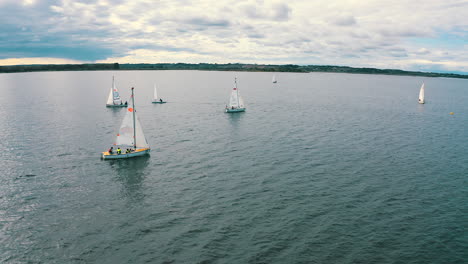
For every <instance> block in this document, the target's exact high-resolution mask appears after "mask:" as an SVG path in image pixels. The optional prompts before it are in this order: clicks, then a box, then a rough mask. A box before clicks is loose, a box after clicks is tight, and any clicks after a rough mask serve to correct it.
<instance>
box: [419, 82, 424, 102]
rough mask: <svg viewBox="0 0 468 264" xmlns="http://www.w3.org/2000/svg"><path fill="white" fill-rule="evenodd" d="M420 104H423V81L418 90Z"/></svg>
mask: <svg viewBox="0 0 468 264" xmlns="http://www.w3.org/2000/svg"><path fill="white" fill-rule="evenodd" d="M418 102H419V103H420V104H424V83H423V84H422V85H421V89H420V90H419V100H418Z"/></svg>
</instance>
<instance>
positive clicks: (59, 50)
mask: <svg viewBox="0 0 468 264" xmlns="http://www.w3.org/2000/svg"><path fill="white" fill-rule="evenodd" d="M113 54H114V53H113V52H112V50H111V49H106V48H99V47H96V46H91V45H77V46H71V47H69V46H60V45H57V46H56V45H11V46H7V47H5V46H3V47H0V59H7V58H40V57H44V58H66V59H73V60H79V61H96V60H103V59H106V58H109V57H111V56H112V55H113Z"/></svg>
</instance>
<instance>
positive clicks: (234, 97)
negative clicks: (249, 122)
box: [226, 78, 245, 113]
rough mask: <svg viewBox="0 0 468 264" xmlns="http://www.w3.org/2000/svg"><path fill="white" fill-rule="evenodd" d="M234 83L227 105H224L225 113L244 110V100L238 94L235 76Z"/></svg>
mask: <svg viewBox="0 0 468 264" xmlns="http://www.w3.org/2000/svg"><path fill="white" fill-rule="evenodd" d="M234 84H235V85H234V88H232V92H231V98H230V99H229V105H226V113H236V112H245V106H244V100H243V99H242V97H241V96H240V95H239V89H237V78H234Z"/></svg>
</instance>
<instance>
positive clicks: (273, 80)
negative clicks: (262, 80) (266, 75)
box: [271, 75, 278, 83]
mask: <svg viewBox="0 0 468 264" xmlns="http://www.w3.org/2000/svg"><path fill="white" fill-rule="evenodd" d="M271 81H272V82H273V83H277V82H278V81H277V80H276V75H273V79H272V80H271Z"/></svg>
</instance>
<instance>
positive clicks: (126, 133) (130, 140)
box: [114, 96, 149, 148]
mask: <svg viewBox="0 0 468 264" xmlns="http://www.w3.org/2000/svg"><path fill="white" fill-rule="evenodd" d="M130 105H133V96H132V97H131V98H130ZM134 117H135V122H133V118H134ZM133 124H135V130H134V129H133ZM134 135H136V138H135V139H136V142H135V141H134ZM114 145H116V146H126V147H134V146H136V148H148V147H149V145H148V142H147V141H146V138H145V135H144V134H143V129H142V128H141V124H140V120H139V119H138V116H137V113H136V110H135V109H133V108H132V107H128V108H127V112H126V113H125V117H124V119H123V121H122V125H120V129H119V133H118V134H117V137H116V139H115V143H114Z"/></svg>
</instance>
